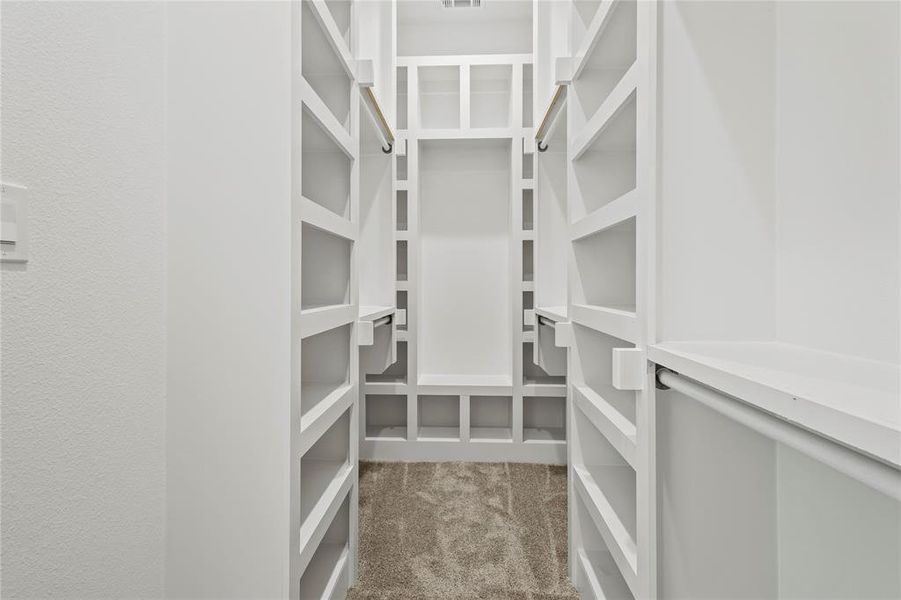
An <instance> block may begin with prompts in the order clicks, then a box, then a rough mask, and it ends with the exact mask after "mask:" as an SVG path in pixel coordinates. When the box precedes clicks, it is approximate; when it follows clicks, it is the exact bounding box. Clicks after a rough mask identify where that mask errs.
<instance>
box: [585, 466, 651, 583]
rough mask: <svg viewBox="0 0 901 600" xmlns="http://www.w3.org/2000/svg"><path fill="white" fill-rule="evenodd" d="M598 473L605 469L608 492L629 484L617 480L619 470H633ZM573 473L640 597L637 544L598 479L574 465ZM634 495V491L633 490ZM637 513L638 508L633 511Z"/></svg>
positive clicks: (613, 551) (601, 532) (608, 468)
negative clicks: (599, 484) (618, 486)
mask: <svg viewBox="0 0 901 600" xmlns="http://www.w3.org/2000/svg"><path fill="white" fill-rule="evenodd" d="M595 469H596V472H598V470H599V469H603V475H604V477H605V478H606V479H608V481H606V485H605V488H606V489H608V490H612V489H615V488H616V487H617V485H622V484H628V483H629V482H628V481H621V480H619V478H617V476H616V469H631V467H606V468H605V467H596V468H595ZM573 473H574V474H575V482H574V484H575V488H576V490H577V491H578V493H579V496H581V498H582V501H583V502H584V503H585V506H586V507H587V508H588V512H589V513H590V514H591V519H592V521H594V524H595V527H597V529H598V531H599V532H600V534H601V537H602V538H603V539H604V542H605V543H606V544H607V548H608V549H609V550H610V554H611V556H612V557H613V560H614V562H615V563H616V565H617V566H618V567H619V570H620V573H622V576H623V579H625V580H626V584H627V585H628V586H629V589H631V590H632V593H633V594H634V595H636V596H637V595H638V591H637V583H638V575H637V565H638V551H637V548H636V545H635V540H634V539H633V538H632V535H631V534H630V533H629V531H628V529H626V526H625V525H624V524H623V522H622V520H621V519H620V517H619V515H617V513H616V511H615V510H614V509H613V504H611V501H610V499H608V497H607V496H606V495H605V494H604V492H602V491H601V488H600V487H599V486H598V483H597V481H596V480H595V478H594V475H592V473H591V472H590V471H589V470H588V469H587V468H586V467H584V466H580V465H574V466H573ZM632 494H633V495H634V490H632ZM617 505H618V506H626V505H628V502H620V503H617ZM632 509H633V510H635V507H632Z"/></svg>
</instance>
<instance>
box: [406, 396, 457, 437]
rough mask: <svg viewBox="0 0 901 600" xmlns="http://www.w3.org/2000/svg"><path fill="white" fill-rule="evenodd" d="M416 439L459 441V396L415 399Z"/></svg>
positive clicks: (420, 397)
mask: <svg viewBox="0 0 901 600" xmlns="http://www.w3.org/2000/svg"><path fill="white" fill-rule="evenodd" d="M417 401H418V403H419V404H418V406H417V415H418V417H419V424H418V427H417V436H416V437H417V439H419V440H421V441H429V440H435V441H442V442H446V441H448V440H457V441H459V440H460V398H459V396H437V395H421V396H419V397H418V398H417Z"/></svg>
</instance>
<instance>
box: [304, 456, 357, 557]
mask: <svg viewBox="0 0 901 600" xmlns="http://www.w3.org/2000/svg"><path fill="white" fill-rule="evenodd" d="M313 476H314V477H315V476H316V475H315V474H314V475H313ZM300 477H301V482H302V483H301V488H303V487H304V483H305V481H306V474H305V473H303V466H301V475H300ZM354 478H355V474H354V467H353V465H350V464H348V465H346V467H345V468H343V469H340V470H338V471H336V473H335V476H334V477H333V478H332V479H331V480H330V482H328V485H327V486H326V487H325V489H324V490H323V491H322V495H321V496H320V498H319V501H318V502H317V503H316V504H315V506H313V508H312V510H310V511H309V513H308V514H306V518H304V519H303V520H302V521H301V523H302V524H301V526H300V544H301V545H300V559H299V569H300V571H304V570H305V569H306V567H307V565H308V564H309V563H310V559H311V558H313V554H314V553H315V552H316V549H317V548H318V547H319V545H320V542H322V541H323V538H324V537H325V535H326V532H327V531H328V529H329V526H330V524H331V523H332V522H333V521H334V519H335V515H336V514H338V512H339V511H340V509H341V506H342V503H343V502H344V500H345V499H346V498H347V494H348V492H349V491H350V489H351V487H353V483H354ZM313 483H314V485H315V484H316V483H320V482H317V481H314V482H313ZM320 485H321V483H320ZM301 493H303V489H301ZM326 543H327V542H326Z"/></svg>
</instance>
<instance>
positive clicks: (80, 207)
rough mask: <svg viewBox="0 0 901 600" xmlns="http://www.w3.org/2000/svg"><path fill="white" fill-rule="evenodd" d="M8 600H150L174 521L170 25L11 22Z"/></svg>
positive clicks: (140, 20) (144, 8)
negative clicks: (169, 514)
mask: <svg viewBox="0 0 901 600" xmlns="http://www.w3.org/2000/svg"><path fill="white" fill-rule="evenodd" d="M0 11H2V39H3V50H2V63H3V64H2V75H0V77H2V82H3V83H2V104H3V111H2V178H3V181H5V182H6V181H8V182H14V183H17V184H21V185H24V186H27V187H28V189H29V193H30V203H31V206H30V213H31V215H30V219H29V222H28V225H29V227H30V234H31V257H30V260H29V262H28V265H27V267H25V268H24V269H22V268H10V267H9V266H8V265H5V266H4V267H3V269H2V293H0V297H2V328H3V331H2V345H0V347H2V412H3V421H2V439H3V448H2V451H3V456H2V460H3V469H2V523H3V525H2V537H3V557H2V571H3V577H2V587H0V594H2V596H3V597H4V598H17V597H19V598H25V597H27V598H53V597H67V598H73V597H78V598H101V597H104V598H126V597H128V598H135V597H144V598H153V597H160V596H161V595H162V592H163V563H164V561H163V547H164V508H165V377H166V369H165V356H166V352H165V344H166V334H165V249H166V248H165V243H166V241H165V201H164V199H165V146H166V140H165V70H164V67H165V11H166V8H165V6H164V5H163V4H161V3H140V4H136V3H126V4H121V3H110V2H86V3H18V2H3V3H2V8H0Z"/></svg>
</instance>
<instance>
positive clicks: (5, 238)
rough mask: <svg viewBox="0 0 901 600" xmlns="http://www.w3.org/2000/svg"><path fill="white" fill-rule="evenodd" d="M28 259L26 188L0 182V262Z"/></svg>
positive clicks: (19, 261)
mask: <svg viewBox="0 0 901 600" xmlns="http://www.w3.org/2000/svg"><path fill="white" fill-rule="evenodd" d="M27 261H28V189H27V188H24V187H22V186H18V185H12V184H9V183H0V262H4V263H7V262H8V263H24V262H27Z"/></svg>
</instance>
